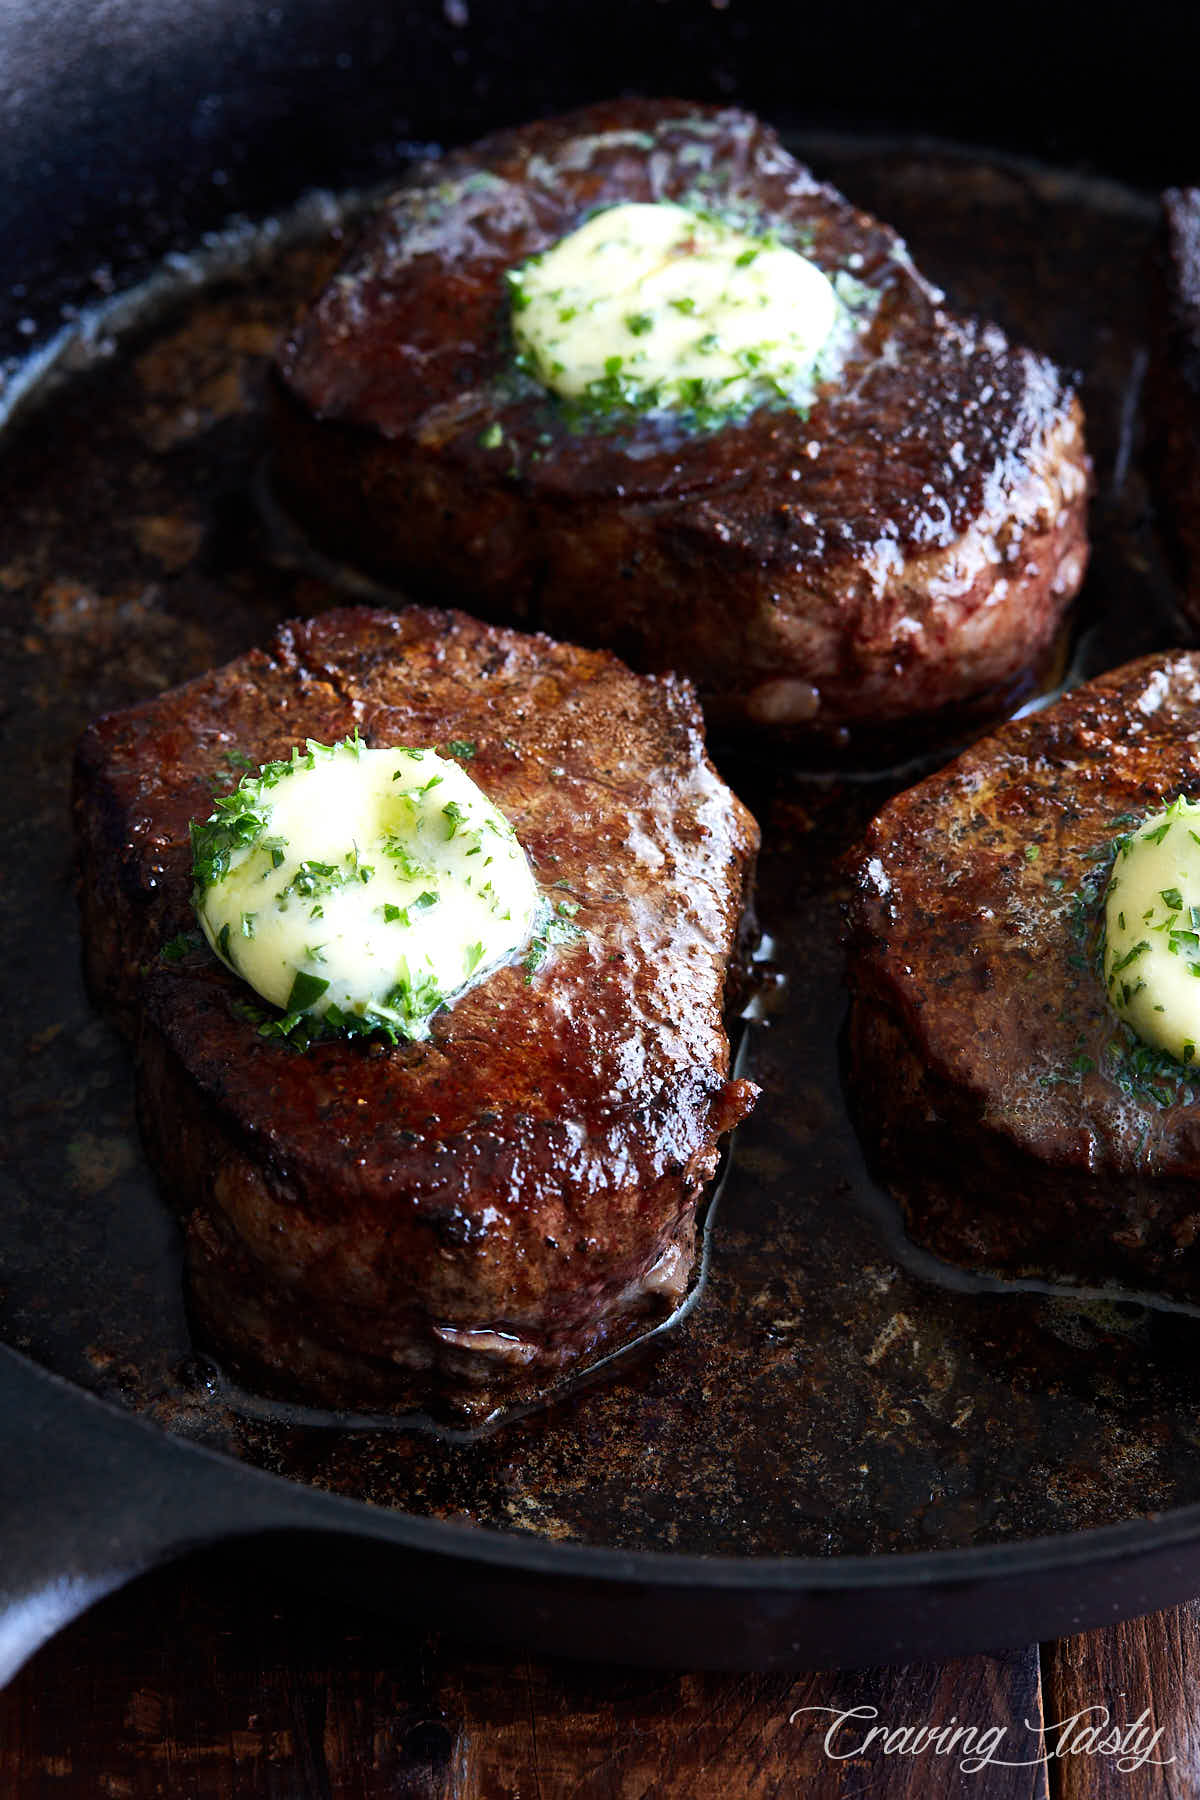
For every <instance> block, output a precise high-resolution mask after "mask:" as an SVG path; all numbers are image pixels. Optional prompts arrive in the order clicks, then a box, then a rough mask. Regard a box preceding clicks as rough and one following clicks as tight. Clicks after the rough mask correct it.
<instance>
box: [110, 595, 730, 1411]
mask: <svg viewBox="0 0 1200 1800" xmlns="http://www.w3.org/2000/svg"><path fill="white" fill-rule="evenodd" d="M356 726H357V728H358V731H359V733H360V734H361V736H362V738H363V739H364V740H365V741H366V742H367V743H368V744H369V745H373V746H377V747H378V746H392V745H399V744H403V745H414V744H416V745H424V746H445V745H447V744H458V745H459V746H460V749H461V747H462V746H463V745H466V746H469V747H473V754H472V756H471V762H470V768H471V773H472V775H473V777H474V778H475V779H476V780H477V781H478V783H479V785H480V787H481V788H482V789H483V790H484V792H485V793H486V794H487V795H488V796H489V798H490V799H491V800H492V801H493V802H494V803H495V804H496V805H497V806H498V807H499V808H500V809H501V811H502V812H503V813H504V814H505V815H506V817H507V818H508V820H509V821H510V823H511V824H512V825H513V826H514V827H515V828H516V831H517V834H518V837H519V838H520V840H521V842H522V844H523V845H524V847H525V850H526V852H527V854H528V856H529V858H530V861H531V863H532V866H533V869H534V872H535V874H536V875H537V877H538V880H539V881H540V883H541V884H543V886H544V888H545V890H546V892H547V894H548V896H549V897H550V898H551V900H552V901H554V902H556V903H559V904H561V905H562V906H563V910H564V911H565V912H567V913H569V914H570V915H571V918H572V928H573V935H572V936H571V938H570V939H569V940H565V941H561V942H559V943H558V944H557V945H551V946H550V954H549V956H548V957H547V960H546V961H545V962H544V964H543V965H542V966H532V965H534V964H536V962H537V957H536V956H535V957H532V958H527V959H526V963H527V964H529V965H530V966H522V965H515V966H505V967H502V968H500V969H498V970H496V971H495V972H494V973H493V974H492V975H491V976H489V977H488V978H487V979H486V980H485V981H484V982H483V983H482V984H481V985H480V986H478V987H476V988H473V989H471V990H469V991H468V992H466V993H464V994H463V995H461V996H460V998H459V999H458V1000H457V1002H456V1003H455V1004H454V1005H453V1006H451V1007H450V1008H449V1009H448V1010H444V1011H443V1012H441V1013H439V1014H437V1015H436V1016H435V1018H434V1020H433V1022H432V1035H431V1037H430V1039H429V1040H428V1041H427V1042H421V1043H401V1044H400V1045H399V1046H397V1047H388V1046H386V1045H384V1044H382V1043H379V1042H366V1043H364V1042H363V1041H362V1040H356V1041H345V1040H336V1041H324V1042H319V1043H316V1044H314V1045H312V1046H311V1047H310V1048H309V1049H307V1050H304V1051H298V1050H296V1049H294V1048H292V1047H290V1046H289V1045H288V1044H287V1043H284V1042H281V1041H280V1040H279V1039H278V1038H270V1037H264V1036H262V1035H260V1033H259V1030H258V1026H257V1024H256V1022H255V1013H254V1009H253V1007H250V1008H247V1005H246V1002H247V1001H251V1002H253V1001H254V999H255V996H254V995H253V993H252V992H251V990H250V989H248V988H247V987H246V986H245V985H244V984H243V983H242V982H240V981H239V980H238V979H237V977H236V976H234V975H232V974H230V972H229V971H228V970H227V969H225V968H224V967H223V966H222V965H221V964H220V963H219V962H218V961H217V960H216V958H215V957H214V956H213V955H212V954H211V953H210V952H209V951H208V949H207V948H206V947H205V946H203V945H197V947H196V948H194V949H191V950H189V951H188V952H187V953H186V954H183V955H179V954H178V950H179V946H178V944H177V943H175V942H174V941H173V940H174V938H175V934H177V933H179V932H181V931H185V930H187V929H188V928H190V927H192V926H194V923H195V921H194V918H193V916H192V914H191V909H190V901H189V895H190V889H191V856H190V851H189V846H188V822H189V820H190V819H193V818H204V817H205V816H207V814H208V812H209V810H210V808H211V804H212V801H211V793H212V789H211V786H210V781H211V779H212V778H213V777H214V776H215V777H216V779H217V781H218V783H219V784H224V785H229V775H228V769H229V762H228V760H227V758H228V757H229V756H230V755H231V754H232V755H233V756H234V758H235V760H236V759H240V758H245V757H248V758H249V759H250V760H251V762H253V763H254V764H258V763H260V762H263V761H265V760H268V759H273V758H277V757H281V756H286V755H287V753H288V750H289V748H290V746H291V745H293V744H296V743H300V744H303V741H304V739H305V737H306V736H308V737H314V738H317V739H319V740H320V741H322V742H325V743H329V742H332V741H333V740H335V739H339V738H342V737H345V736H347V735H348V734H350V733H351V732H352V731H353V729H354V728H355V727H356ZM462 753H463V754H466V751H463V752H462ZM75 818H76V823H77V828H78V837H79V843H80V849H81V862H82V893H83V910H84V923H85V929H86V942H87V963H88V970H89V974H90V980H91V984H92V987H93V990H94V992H95V993H96V995H97V996H98V998H99V999H100V1000H101V1001H102V1002H103V1003H104V1004H105V1005H106V1006H107V1007H108V1008H109V1009H110V1010H111V1011H112V1012H113V1014H114V1016H115V1017H116V1018H117V1019H118V1020H119V1021H120V1022H121V1024H122V1025H123V1026H124V1028H125V1030H126V1031H128V1032H129V1033H130V1034H131V1035H133V1036H134V1037H135V1040H136V1044H137V1054H138V1066H139V1075H140V1098H141V1113H142V1120H143V1129H144V1132H145V1135H146V1139H147V1143H148V1145H149V1149H150V1153H151V1156H152V1158H153V1160H154V1162H155V1164H156V1165H157V1167H158V1169H159V1172H160V1174H161V1176H162V1178H163V1182H164V1185H165V1187H166V1189H167V1192H168V1195H169V1197H170V1198H171V1200H172V1202H173V1203H174V1204H175V1205H176V1206H178V1208H179V1209H180V1211H181V1213H182V1215H183V1217H184V1219H185V1220H186V1223H187V1246H188V1262H189V1272H190V1282H191V1294H192V1300H193V1305H194V1309H195V1312H196V1315H197V1318H198V1320H199V1322H200V1324H201V1326H202V1328H203V1331H204V1333H205V1335H206V1336H207V1338H208V1339H209V1340H210V1341H211V1342H212V1343H213V1344H214V1345H215V1346H216V1347H217V1349H218V1351H219V1353H220V1354H221V1355H222V1357H224V1358H225V1359H226V1360H227V1361H228V1362H229V1363H230V1364H231V1365H232V1366H233V1367H235V1368H237V1369H238V1370H240V1371H242V1372H243V1373H244V1374H245V1375H247V1376H248V1377H249V1378H251V1379H252V1380H254V1381H255V1382H258V1383H262V1382H266V1383H267V1384H268V1386H270V1387H271V1388H273V1389H275V1390H279V1391H284V1392H290V1393H293V1394H298V1395H300V1396H303V1397H305V1398H307V1399H311V1400H319V1401H322V1402H325V1403H327V1404H331V1405H335V1406H351V1407H358V1408H361V1407H364V1406H368V1407H371V1406H387V1407H397V1406H399V1407H403V1406H406V1405H408V1404H410V1403H412V1402H413V1401H417V1400H428V1399H429V1398H430V1397H431V1396H432V1397H433V1399H434V1401H435V1402H439V1403H441V1404H443V1405H446V1406H449V1407H451V1408H453V1409H456V1410H457V1411H459V1412H460V1413H463V1412H465V1413H468V1414H473V1415H486V1414H487V1413H488V1412H490V1411H491V1410H492V1409H493V1408H494V1407H495V1406H497V1405H499V1404H501V1403H503V1402H504V1401H505V1400H506V1399H507V1398H511V1397H513V1396H515V1395H517V1394H520V1395H521V1396H526V1395H528V1394H530V1393H532V1392H536V1391H538V1390H539V1389H542V1388H545V1387H547V1386H548V1385H550V1384H551V1383H552V1381H553V1380H554V1378H555V1377H556V1376H557V1375H558V1374H559V1373H560V1371H562V1370H563V1369H564V1368H566V1367H568V1366H569V1365H570V1364H572V1363H573V1362H574V1361H575V1360H576V1359H578V1358H579V1357H581V1356H583V1355H585V1354H587V1353H590V1352H593V1351H595V1350H597V1349H599V1348H601V1347H607V1346H609V1345H613V1344H616V1343H619V1342H620V1341H621V1340H622V1339H623V1338H624V1337H626V1336H628V1335H629V1334H630V1332H631V1331H632V1330H633V1328H634V1326H635V1325H636V1324H638V1323H639V1322H642V1323H644V1322H645V1321H646V1320H647V1319H651V1320H652V1319H654V1318H655V1317H661V1316H664V1315H665V1314H666V1313H667V1312H668V1311H669V1310H670V1309H671V1308H672V1306H673V1305H674V1304H675V1303H676V1302H677V1301H678V1299H679V1298H680V1296H681V1295H682V1294H683V1292H684V1291H685V1289H686V1286H687V1282H688V1276H689V1272H690V1269H691V1265H692V1257H693V1242H694V1223H695V1213H696V1205H697V1201H698V1199H699V1196H700V1194H701V1191H702V1189H703V1187H704V1184H705V1183H706V1181H707V1180H708V1179H709V1177H710V1176H711V1175H712V1173H713V1170H714V1167H715V1165H716V1161H717V1144H718V1139H719V1138H720V1137H721V1134H722V1133H723V1132H725V1131H727V1130H729V1128H730V1127H731V1126H733V1125H735V1124H736V1123H737V1122H738V1120H739V1119H741V1118H742V1117H743V1116H744V1115H745V1114H746V1113H747V1112H748V1110H749V1109H750V1106H751V1105H752V1103H753V1099H754V1096H755V1091H756V1090H755V1089H754V1087H753V1086H752V1084H750V1083H749V1082H746V1081H742V1080H730V1078H729V1045H728V1041H727V1038H726V1034H725V1029H724V1025H723V1021H722V996H723V990H724V985H725V976H726V970H727V968H728V965H729V961H730V957H731V955H732V953H733V951H734V947H735V940H736V938H737V933H738V927H739V920H740V918H741V915H742V909H743V902H744V899H745V896H746V892H747V884H748V882H749V879H750V873H751V869H752V863H753V858H754V853H755V850H756V848H757V829H756V827H755V824H754V821H753V820H752V819H751V817H750V815H749V814H748V813H747V812H746V810H745V808H744V807H743V806H742V805H741V804H740V803H739V802H738V801H737V800H736V799H735V798H734V796H733V795H732V794H731V793H730V792H729V790H728V789H727V788H726V787H725V786H724V784H723V783H722V782H721V780H720V779H719V777H718V776H717V775H716V773H715V771H714V770H713V768H712V766H711V765H710V763H709V762H708V760H707V758H706V756H705V751H704V742H703V737H702V735H701V725H700V716H699V712H698V710H697V707H696V703H695V701H694V699H693V697H692V694H691V691H690V690H689V688H688V687H687V685H686V684H685V683H682V682H679V681H675V680H673V679H671V678H669V677H668V678H664V679H661V680H658V679H652V678H647V677H642V676H635V675H633V674H631V673H630V672H629V671H628V670H627V669H626V668H624V667H623V666H622V665H621V664H620V663H619V662H618V661H617V660H616V658H615V657H613V656H611V655H608V654H607V653H605V652H598V651H589V650H577V649H573V648H570V647H566V646H563V645H559V644H555V643H552V642H550V640H549V639H547V638H544V637H529V636H522V635H519V634H517V633H515V632H510V631H503V630H497V629H494V628H489V627H487V626H484V625H480V624H478V623H477V622H476V621H474V620H472V619H468V618H465V617H463V616H462V615H459V614H454V613H438V612H427V611H417V610H414V611H409V612H406V613H403V614H401V615H398V616H397V615H392V614H388V613H385V612H378V611H374V610H370V609H352V610H347V611H343V612H333V613H328V614H326V615H324V616H323V617H321V618H318V619H316V620H313V621H310V622H306V623H294V624H292V625H289V626H286V627H284V628H282V629H281V630H280V632H279V633H278V634H277V636H276V638H275V639H274V641H273V643H272V645H271V647H270V649H269V651H267V652H266V653H261V652H257V651H256V652H251V653H250V654H249V655H247V656H244V657H242V658H240V659H239V660H237V661H236V662H233V663H230V664H228V665H227V666H226V667H224V668H222V669H218V670H216V671H214V672H213V673H211V674H208V675H205V676H202V677H201V678H200V679H198V680H196V681H193V682H190V683H189V684H188V685H186V686H185V687H182V688H178V689H176V690H174V691H172V692H170V693H167V694H163V695H162V696H160V697H158V698H156V699H153V700H149V701H147V702H144V703H143V704H141V705H138V706H135V707H132V708H130V709H128V710H127V711H124V712H118V713H112V714H109V715H108V716H107V717H105V718H103V719H101V720H99V721H98V722H97V723H95V724H94V725H92V726H91V727H90V728H89V730H88V731H87V732H86V734H85V735H84V737H83V739H82V741H81V744H80V747H79V752H78V760H77V773H76V789H75ZM164 946H166V947H167V949H168V954H167V955H166V956H164V954H163V951H164Z"/></svg>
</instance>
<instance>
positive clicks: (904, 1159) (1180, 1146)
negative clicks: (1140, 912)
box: [848, 652, 1200, 1299]
mask: <svg viewBox="0 0 1200 1800" xmlns="http://www.w3.org/2000/svg"><path fill="white" fill-rule="evenodd" d="M1198 706H1200V656H1198V655H1197V654H1195V653H1188V652H1176V653H1172V654H1168V655H1165V656H1149V657H1144V658H1141V659H1139V660H1138V661H1137V662H1134V663H1131V664H1129V665H1127V666H1126V667H1124V668H1121V669H1117V670H1114V671H1112V672H1111V673H1110V674H1108V675H1105V676H1102V677H1101V678H1100V679H1098V680H1096V681H1093V682H1088V683H1086V684H1084V685H1083V686H1082V687H1080V688H1077V689H1075V690H1073V691H1072V692H1071V693H1069V694H1068V695H1066V696H1065V697H1064V698H1063V699H1062V700H1060V701H1058V702H1057V703H1056V704H1055V705H1054V706H1052V707H1050V708H1048V709H1046V711H1044V712H1041V713H1038V714H1036V715H1034V716H1032V717H1030V718H1027V719H1023V720H1017V721H1013V722H1011V723H1010V724H1008V725H1006V726H1005V727H1003V728H1002V729H1001V730H1000V731H998V732H996V733H995V734H994V735H993V736H992V737H990V738H988V739H985V740H984V741H982V742H981V743H979V744H976V745H975V746H974V747H973V748H972V749H971V750H969V751H967V752H965V753H964V754H963V755H962V756H960V757H959V758H958V759H957V760H956V761H955V762H954V763H952V764H951V765H949V766H948V767H947V768H946V769H944V770H942V771H940V772H939V773H937V774H935V775H932V776H930V777H928V778H927V779H926V780H924V781H922V782H920V783H918V784H917V785H916V786H915V787H912V788H910V789H908V790H906V791H905V792H904V793H902V794H899V795H897V796H896V797H895V798H894V799H893V800H891V801H889V802H888V803H887V805H886V806H885V807H884V808H883V809H882V810H881V812H880V813H879V814H878V815H877V816H876V818H875V819H874V820H873V822H872V824H871V826H870V827H869V829H868V831H867V833H866V836H865V838H864V841H863V843H862V845H861V846H860V847H859V849H858V851H857V852H856V853H855V857H854V862H855V865H856V866H855V869H854V879H853V898H852V901H851V905H850V909H849V922H850V946H849V959H848V973H849V980H850V986H851V992H852V1022H851V1027H850V1033H849V1039H848V1049H849V1070H848V1081H849V1085H850V1093H851V1101H852V1105H853V1106H854V1109H855V1114H856V1117H857V1119H858V1121H859V1124H860V1129H861V1132H862V1135H863V1139H864V1142H865V1144H866V1145H867V1146H868V1149H869V1151H871V1152H873V1154H874V1156H875V1158H876V1163H877V1166H878V1168H879V1170H880V1172H881V1175H882V1178H883V1180H884V1181H885V1183H886V1185H887V1186H888V1187H890V1188H891V1189H892V1191H893V1192H894V1193H895V1194H896V1196H897V1197H898V1198H899V1200H900V1202H901V1205H902V1207H903V1209H904V1214H905V1218H906V1221H907V1224H908V1228H909V1231H910V1234H911V1235H912V1237H913V1238H914V1239H915V1240H916V1241H917V1242H918V1243H920V1244H921V1245H923V1246H925V1247H927V1248H929V1249H932V1250H934V1251H935V1252H937V1253H938V1254H940V1255H942V1256H945V1257H946V1258H948V1259H949V1260H951V1261H953V1262H956V1263H960V1264H964V1265H965V1266H967V1267H970V1268H973V1269H976V1270H984V1271H987V1270H993V1271H999V1272H1004V1273H1008V1274H1024V1275H1028V1274H1036V1275H1041V1276H1044V1277H1046V1278H1048V1279H1053V1280H1057V1281H1074V1282H1076V1283H1078V1282H1079V1281H1081V1280H1099V1281H1104V1280H1107V1281H1109V1282H1113V1281H1118V1282H1122V1283H1127V1284H1129V1283H1131V1284H1133V1285H1134V1286H1138V1287H1142V1288H1151V1289H1156V1290H1158V1291H1161V1292H1163V1293H1164V1294H1171V1295H1175V1296H1181V1295H1183V1296H1187V1297H1190V1298H1193V1299H1200V1255H1198V1254H1196V1253H1195V1251H1194V1250H1193V1248H1192V1246H1193V1240H1194V1239H1195V1238H1196V1236H1197V1233H1198V1231H1200V1084H1198V1083H1197V1081H1196V1080H1195V1079H1194V1078H1193V1077H1192V1076H1191V1074H1190V1072H1189V1071H1187V1070H1184V1069H1183V1068H1182V1066H1179V1067H1175V1066H1174V1065H1170V1066H1169V1067H1167V1068H1159V1067H1158V1066H1157V1065H1155V1067H1154V1069H1153V1070H1151V1071H1149V1072H1147V1068H1146V1065H1145V1064H1144V1062H1139V1061H1137V1060H1136V1058H1133V1059H1131V1052H1133V1051H1136V1050H1137V1049H1138V1046H1137V1041H1136V1040H1135V1039H1134V1038H1133V1037H1132V1035H1131V1033H1130V1032H1129V1028H1128V1027H1127V1026H1125V1025H1123V1024H1121V1023H1120V1022H1119V1021H1118V1020H1117V1019H1116V1018H1115V1016H1114V1015H1113V1013H1112V1011H1111V1009H1110V1008H1109V1005H1108V1000H1107V996H1106V993H1105V990H1104V985H1103V982H1102V980H1101V979H1100V976H1099V974H1098V971H1097V967H1096V954H1097V948H1098V932H1099V913H1100V907H1101V903H1102V896H1103V892H1104V888H1105V886H1106V884H1107V878H1108V871H1109V868H1110V865H1111V858H1112V856H1113V854H1114V851H1115V843H1116V839H1117V837H1118V836H1119V835H1120V834H1121V833H1122V832H1124V831H1127V830H1128V829H1129V828H1130V827H1131V826H1132V825H1133V823H1134V822H1135V821H1136V820H1137V819H1140V818H1141V817H1143V816H1145V814H1147V813H1148V812H1152V811H1155V810H1157V809H1158V808H1160V807H1161V806H1162V805H1163V804H1164V803H1165V802H1167V801H1168V800H1170V799H1173V798H1174V797H1175V796H1176V795H1178V794H1180V793H1181V792H1189V791H1190V792H1194V791H1195V790H1196V787H1197V783H1198V781H1200V754H1198V751H1197V736H1196V717H1197V708H1198ZM1163 1060H1164V1062H1166V1063H1168V1064H1169V1059H1163Z"/></svg>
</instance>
